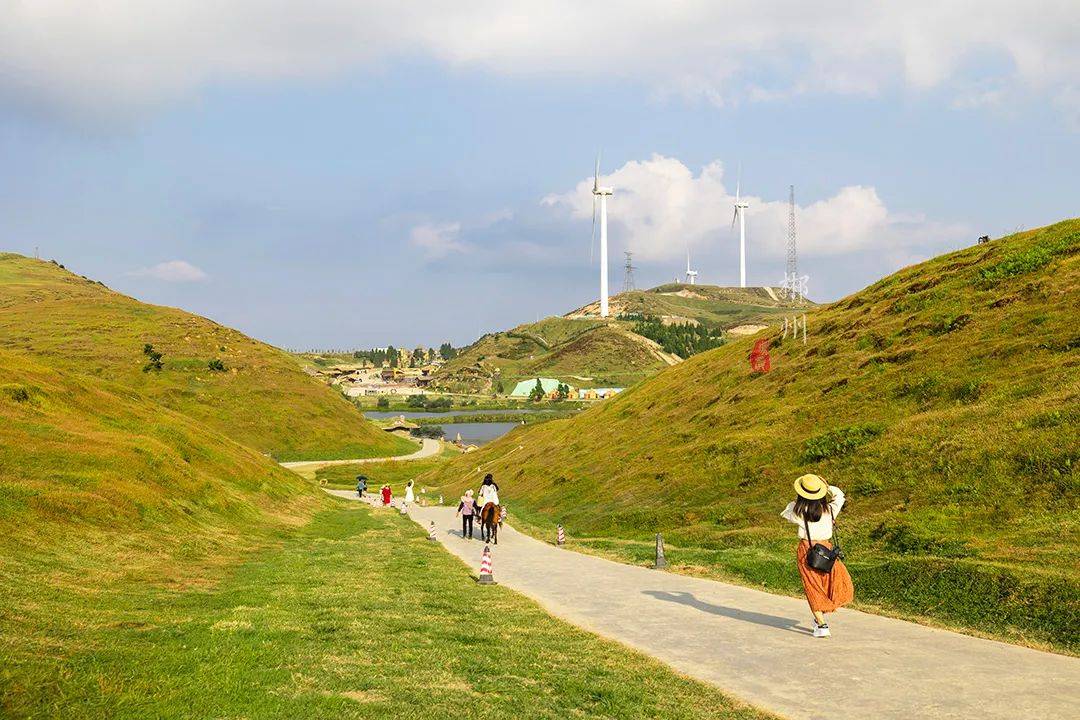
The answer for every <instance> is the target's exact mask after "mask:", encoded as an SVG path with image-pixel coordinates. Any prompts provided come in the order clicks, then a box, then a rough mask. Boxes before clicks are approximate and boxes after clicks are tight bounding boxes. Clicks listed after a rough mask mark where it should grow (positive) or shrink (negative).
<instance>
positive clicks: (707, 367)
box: [420, 220, 1080, 653]
mask: <svg viewBox="0 0 1080 720" xmlns="http://www.w3.org/2000/svg"><path fill="white" fill-rule="evenodd" d="M1077 307H1080V221H1076V220H1071V221H1066V222H1063V223H1059V224H1057V225H1053V226H1050V227H1047V228H1043V229H1040V230H1033V231H1029V232H1024V233H1020V234H1018V235H1014V236H1010V237H1007V238H1002V239H998V240H995V241H993V242H991V243H988V244H985V245H978V246H976V247H971V248H967V249H964V250H961V251H958V252H954V253H950V254H948V255H944V256H942V257H939V258H936V259H934V260H931V261H929V262H927V263H924V264H922V265H918V266H913V267H910V268H906V269H904V270H902V271H900V272H898V273H896V274H895V275H892V276H890V277H887V278H884V279H882V280H880V281H878V282H877V283H875V284H873V285H872V286H870V287H869V288H867V289H865V290H863V291H861V292H859V293H856V294H854V295H852V296H850V297H848V298H845V299H843V300H840V301H838V302H836V303H833V304H832V305H829V306H827V307H820V308H815V309H813V310H812V311H811V312H810V313H809V319H810V328H809V330H810V332H809V342H808V343H807V344H805V345H804V344H803V343H801V342H797V343H796V342H791V341H790V340H788V341H783V340H782V339H781V338H780V337H779V334H778V333H777V332H776V331H765V332H763V333H762V334H760V335H759V336H758V337H767V338H769V339H770V340H771V345H772V348H771V353H772V366H773V369H772V371H771V372H770V373H768V374H765V375H758V374H753V373H751V371H750V368H749V364H748V362H747V355H748V353H749V350H750V347H751V345H752V343H753V341H754V339H755V338H748V339H746V340H741V341H735V342H731V343H730V344H728V345H726V346H725V347H722V348H719V349H717V350H714V351H710V352H707V353H703V354H701V355H697V356H694V357H692V358H690V359H689V360H687V361H686V362H684V363H682V364H680V365H678V366H676V367H673V368H670V369H668V370H665V371H664V372H661V373H660V374H658V375H657V376H655V377H653V378H651V379H650V380H648V381H646V382H644V383H642V384H640V385H637V386H635V387H633V388H630V389H629V390H627V391H626V392H625V393H623V394H622V395H620V396H618V397H617V398H614V399H613V400H610V401H606V402H604V403H602V404H601V405H599V406H598V407H596V408H594V409H591V410H588V411H586V412H584V413H582V414H580V415H578V416H576V417H575V418H572V419H568V420H554V421H551V422H548V423H543V424H540V425H536V426H532V427H525V428H519V429H517V430H515V431H514V432H513V433H511V434H510V435H509V436H507V437H506V438H503V439H501V440H499V441H497V442H494V443H491V444H490V445H487V446H484V447H483V448H481V449H480V450H479V451H478V452H476V453H471V454H470V455H469V456H468V457H466V458H460V459H456V460H452V461H450V462H449V463H447V464H446V465H445V466H441V467H439V468H436V469H435V470H433V471H432V472H430V473H429V474H428V475H427V476H425V477H423V478H421V479H420V482H422V483H427V484H428V485H429V487H430V486H441V488H442V490H443V492H444V494H446V495H448V496H452V495H455V494H456V493H457V491H458V490H459V489H460V488H461V487H462V486H463V485H464V482H463V481H462V478H469V477H470V475H469V473H470V472H472V471H473V470H474V469H475V468H476V467H478V466H483V467H484V471H485V472H493V473H494V474H495V476H496V479H497V480H498V482H499V484H500V486H501V489H502V492H501V496H502V497H504V498H506V502H507V503H508V504H509V505H510V507H511V512H512V514H514V516H515V517H516V518H518V519H519V520H520V521H522V522H523V524H525V525H526V526H528V527H531V528H532V531H533V532H535V533H537V534H538V535H539V536H540V537H544V538H550V537H551V534H552V533H553V532H554V525H555V524H556V523H557V522H561V523H562V524H563V525H564V526H565V527H566V529H567V531H568V533H569V534H570V536H571V537H573V538H574V539H575V541H577V542H580V543H581V546H582V547H583V548H585V549H592V550H594V551H597V552H603V553H605V554H608V555H610V556H612V557H616V558H619V559H623V560H627V561H630V562H641V563H644V562H647V561H648V560H649V559H651V552H652V551H651V541H652V535H653V533H655V532H658V531H660V532H663V533H664V534H665V538H666V539H667V540H668V542H669V543H670V545H671V546H672V548H673V551H672V555H671V557H669V561H670V560H672V558H674V559H675V562H674V563H673V564H674V565H675V566H676V569H677V570H679V571H682V572H688V573H694V574H704V575H711V576H717V577H727V578H734V579H737V580H739V581H740V582H744V583H748V584H752V585H761V586H765V587H768V588H770V589H775V590H778V591H781V592H795V591H797V587H798V586H797V576H796V574H795V570H794V567H793V565H792V543H793V537H794V536H793V532H794V529H793V528H792V527H790V526H789V525H788V524H786V523H785V522H783V521H781V520H780V519H779V517H778V516H779V512H780V510H781V509H782V508H783V507H784V505H785V504H786V503H787V502H788V501H789V500H791V499H792V497H793V491H792V489H791V483H792V481H793V479H794V478H795V477H797V476H798V475H800V474H802V473H804V472H817V473H819V474H821V475H823V476H824V477H826V478H827V479H829V480H830V481H831V482H833V483H834V484H837V485H840V486H841V487H843V488H845V490H847V491H848V493H849V505H848V506H847V508H846V509H845V512H844V515H843V517H842V522H841V525H840V528H841V533H842V536H843V540H844V543H845V546H846V549H847V550H848V556H849V558H850V564H851V567H852V572H853V576H854V580H855V586H856V599H857V601H858V602H859V603H861V604H862V606H864V607H870V608H872V609H873V608H877V609H880V610H881V611H882V612H889V613H894V614H901V615H904V616H915V617H919V618H923V619H926V620H927V621H929V622H935V623H939V624H945V625H948V626H951V627H955V628H959V629H963V630H968V631H972V632H977V633H984V634H990V635H993V636H995V637H999V638H1002V639H1005V640H1009V641H1014V642H1019V643H1026V644H1030V645H1036V646H1046V647H1051V648H1054V649H1056V650H1060V651H1063V652H1070V653H1078V652H1080V636H1078V635H1077V634H1076V632H1075V628H1076V627H1077V625H1078V623H1080V555H1078V554H1077V552H1076V548H1077V547H1078V546H1080V512H1078V511H1080V472H1078V464H1080V444H1078V443H1077V440H1076V438H1077V437H1078V436H1080V435H1078V433H1080V429H1078V426H1077V418H1078V416H1077V414H1076V413H1075V412H1074V411H1073V409H1074V408H1076V407H1078V406H1080V355H1078V351H1080V333H1078V330H1077V325H1076V308H1077ZM519 447H520V449H518V448H519ZM680 558H681V560H680Z"/></svg>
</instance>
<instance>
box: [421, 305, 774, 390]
mask: <svg viewBox="0 0 1080 720" xmlns="http://www.w3.org/2000/svg"><path fill="white" fill-rule="evenodd" d="M612 303H613V307H614V308H615V311H614V312H615V313H616V314H620V313H639V314H644V315H649V316H653V317H665V318H670V319H673V320H675V321H677V322H701V323H706V324H708V325H710V326H711V327H720V328H729V327H733V326H736V325H741V324H745V323H757V322H763V321H766V322H767V321H768V320H769V319H770V318H775V317H777V316H778V314H779V313H780V312H781V310H780V308H779V307H778V305H779V303H777V301H775V300H773V299H772V298H770V297H769V296H768V294H767V293H766V292H765V291H764V290H761V289H759V288H747V289H745V290H743V289H739V288H718V287H711V286H707V285H698V286H695V287H694V288H693V289H690V288H688V287H687V286H685V285H664V286H661V287H658V288H654V289H653V290H648V291H633V292H630V293H623V294H621V295H618V296H617V297H615V298H613V299H612ZM633 326H634V323H633V322H623V321H617V320H612V321H601V320H599V319H598V318H595V317H549V318H544V319H543V320H540V321H539V322H535V323H527V324H525V325H519V326H518V327H515V328H513V329H511V330H507V331H505V332H498V333H489V334H487V335H484V336H483V337H482V338H480V339H479V340H477V341H476V342H475V343H473V344H472V345H470V346H469V347H467V348H464V349H463V350H462V351H461V352H460V353H459V355H458V357H456V358H454V359H453V360H451V361H450V362H449V363H447V364H446V366H445V367H444V368H443V369H441V370H440V371H439V373H438V374H437V375H436V383H437V384H438V385H439V386H440V387H441V388H443V389H446V390H452V391H470V392H491V391H492V389H493V388H494V387H495V377H496V375H497V376H498V378H499V379H500V380H501V382H502V386H503V389H504V391H505V392H510V391H511V390H512V389H513V386H514V384H516V383H517V382H518V381H519V380H523V379H528V378H531V377H536V376H543V377H553V378H558V379H559V380H562V381H564V382H567V383H569V384H571V385H573V386H574V387H629V386H630V385H633V384H635V383H637V382H640V381H641V380H643V379H645V378H647V377H649V376H651V375H653V374H655V373H657V372H658V371H660V370H662V369H663V368H665V367H667V366H668V363H667V362H666V361H665V360H664V359H663V358H662V357H660V356H658V355H657V354H656V353H655V352H651V351H650V350H649V349H648V347H647V346H645V345H644V344H643V341H644V338H640V337H637V336H634V335H633V334H632V333H631V330H632V328H633ZM582 378H590V379H588V380H583V379H582Z"/></svg>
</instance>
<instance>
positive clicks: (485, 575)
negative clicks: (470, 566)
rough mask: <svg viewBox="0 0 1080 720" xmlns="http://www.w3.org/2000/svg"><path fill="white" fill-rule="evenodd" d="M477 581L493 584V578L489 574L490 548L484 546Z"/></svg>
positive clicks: (482, 583) (483, 583)
mask: <svg viewBox="0 0 1080 720" xmlns="http://www.w3.org/2000/svg"><path fill="white" fill-rule="evenodd" d="M477 582H479V583H480V584H481V585H494V584H495V578H494V577H492V575H491V548H490V547H488V546H487V545H485V546H484V554H483V555H482V556H481V557H480V577H479V578H477Z"/></svg>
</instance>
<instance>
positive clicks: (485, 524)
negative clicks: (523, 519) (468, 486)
mask: <svg viewBox="0 0 1080 720" xmlns="http://www.w3.org/2000/svg"><path fill="white" fill-rule="evenodd" d="M457 514H458V515H460V516H461V522H462V527H461V536H462V537H469V538H471V537H472V522H473V516H474V515H478V516H479V519H480V539H481V540H483V541H484V542H491V543H494V544H495V545H498V544H499V521H500V519H501V517H502V506H501V505H499V486H498V485H497V484H496V483H495V478H494V477H492V475H491V473H488V474H487V475H485V476H484V482H483V483H481V485H480V491H479V492H478V493H477V497H476V498H473V494H472V490H467V491H466V492H465V494H464V495H463V496H462V497H461V502H460V503H459V504H458V512H457Z"/></svg>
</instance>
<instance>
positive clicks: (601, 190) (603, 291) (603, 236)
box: [590, 153, 615, 318]
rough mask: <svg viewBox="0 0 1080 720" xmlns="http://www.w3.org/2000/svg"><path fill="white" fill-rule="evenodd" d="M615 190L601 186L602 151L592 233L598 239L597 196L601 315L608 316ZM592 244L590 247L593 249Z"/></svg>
mask: <svg viewBox="0 0 1080 720" xmlns="http://www.w3.org/2000/svg"><path fill="white" fill-rule="evenodd" d="M614 192H615V191H614V190H613V189H612V188H609V187H601V186H600V153H597V154H596V172H595V173H593V186H592V194H593V200H592V234H593V242H595V241H596V198H598V197H599V198H600V317H603V318H606V317H607V316H608V277H607V273H608V259H607V199H608V197H609V196H611V194H612V193H614ZM591 247H592V246H591V245H590V249H591Z"/></svg>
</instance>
